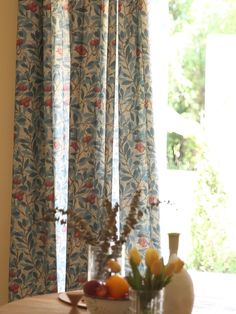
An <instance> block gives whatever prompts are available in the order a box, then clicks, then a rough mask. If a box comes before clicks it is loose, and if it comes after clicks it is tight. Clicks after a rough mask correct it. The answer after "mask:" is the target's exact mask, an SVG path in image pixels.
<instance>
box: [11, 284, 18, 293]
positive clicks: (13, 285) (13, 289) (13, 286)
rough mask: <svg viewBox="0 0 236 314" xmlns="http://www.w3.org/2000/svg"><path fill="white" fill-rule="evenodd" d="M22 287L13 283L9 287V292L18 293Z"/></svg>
mask: <svg viewBox="0 0 236 314" xmlns="http://www.w3.org/2000/svg"><path fill="white" fill-rule="evenodd" d="M19 288H20V286H19V285H18V284H17V283H13V284H11V285H10V286H9V290H10V291H11V292H13V293H17V292H18V290H19Z"/></svg>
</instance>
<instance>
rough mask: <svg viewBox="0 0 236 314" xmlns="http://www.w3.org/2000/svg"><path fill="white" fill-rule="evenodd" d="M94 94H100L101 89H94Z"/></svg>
mask: <svg viewBox="0 0 236 314" xmlns="http://www.w3.org/2000/svg"><path fill="white" fill-rule="evenodd" d="M93 90H94V92H95V93H100V92H101V88H99V87H98V86H96V87H94V89H93Z"/></svg>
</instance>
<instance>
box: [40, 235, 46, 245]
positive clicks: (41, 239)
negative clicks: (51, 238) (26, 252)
mask: <svg viewBox="0 0 236 314" xmlns="http://www.w3.org/2000/svg"><path fill="white" fill-rule="evenodd" d="M39 240H40V241H42V242H43V243H44V244H45V243H46V242H47V237H46V236H45V235H44V234H41V236H40V237H39Z"/></svg>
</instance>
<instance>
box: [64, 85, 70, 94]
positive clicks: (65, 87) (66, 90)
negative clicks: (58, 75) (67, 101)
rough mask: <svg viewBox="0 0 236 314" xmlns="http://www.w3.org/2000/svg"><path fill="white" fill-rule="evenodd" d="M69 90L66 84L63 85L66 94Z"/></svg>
mask: <svg viewBox="0 0 236 314" xmlns="http://www.w3.org/2000/svg"><path fill="white" fill-rule="evenodd" d="M69 90H70V86H69V85H68V84H66V85H63V91H64V92H68V91H69Z"/></svg>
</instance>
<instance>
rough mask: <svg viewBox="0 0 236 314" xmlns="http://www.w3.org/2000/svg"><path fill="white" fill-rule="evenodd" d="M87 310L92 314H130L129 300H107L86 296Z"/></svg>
mask: <svg viewBox="0 0 236 314" xmlns="http://www.w3.org/2000/svg"><path fill="white" fill-rule="evenodd" d="M85 302H86V304H87V310H88V313H90V314H111V313H112V314H128V312H129V306H130V300H129V299H105V298H96V297H91V296H87V295H85Z"/></svg>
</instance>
